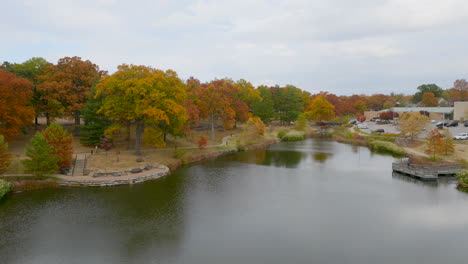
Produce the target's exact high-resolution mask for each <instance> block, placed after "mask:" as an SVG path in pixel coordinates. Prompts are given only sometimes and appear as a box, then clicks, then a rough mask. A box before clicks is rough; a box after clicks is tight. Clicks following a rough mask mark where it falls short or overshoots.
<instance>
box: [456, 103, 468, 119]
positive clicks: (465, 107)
mask: <svg viewBox="0 0 468 264" xmlns="http://www.w3.org/2000/svg"><path fill="white" fill-rule="evenodd" d="M453 108H454V110H453V119H454V120H468V102H455V103H454V104H453Z"/></svg>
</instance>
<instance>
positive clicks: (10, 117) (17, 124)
mask: <svg viewBox="0 0 468 264" xmlns="http://www.w3.org/2000/svg"><path fill="white" fill-rule="evenodd" d="M0 94H1V96H0V134H1V135H4V136H5V137H6V139H7V140H8V139H11V138H12V137H15V136H18V135H19V134H20V132H21V129H22V128H23V127H25V126H27V125H30V124H31V123H32V120H33V118H34V115H35V112H34V108H33V107H32V106H31V105H30V101H31V99H32V96H33V91H32V83H31V82H30V81H28V80H26V79H24V78H19V77H17V76H16V75H14V74H13V73H9V72H6V71H3V70H0Z"/></svg>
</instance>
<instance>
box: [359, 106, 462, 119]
mask: <svg viewBox="0 0 468 264" xmlns="http://www.w3.org/2000/svg"><path fill="white" fill-rule="evenodd" d="M454 108H455V107H392V108H390V109H385V110H381V111H365V112H364V116H365V117H366V120H369V119H371V118H373V117H379V114H380V113H381V112H385V111H393V112H396V113H398V114H399V115H401V114H403V113H406V112H421V111H424V112H427V113H429V118H430V119H432V120H449V119H451V118H450V117H451V115H452V113H453V112H454Z"/></svg>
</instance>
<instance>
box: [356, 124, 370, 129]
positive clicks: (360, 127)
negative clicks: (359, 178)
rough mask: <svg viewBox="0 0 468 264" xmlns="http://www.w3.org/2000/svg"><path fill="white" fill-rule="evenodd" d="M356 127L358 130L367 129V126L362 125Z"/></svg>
mask: <svg viewBox="0 0 468 264" xmlns="http://www.w3.org/2000/svg"><path fill="white" fill-rule="evenodd" d="M357 127H358V128H359V129H368V128H369V127H367V125H366V124H364V123H362V124H358V125H357Z"/></svg>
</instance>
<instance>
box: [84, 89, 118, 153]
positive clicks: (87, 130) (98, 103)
mask: <svg viewBox="0 0 468 264" xmlns="http://www.w3.org/2000/svg"><path fill="white" fill-rule="evenodd" d="M91 91H92V92H91V95H90V97H89V99H88V102H87V103H86V106H85V108H83V109H82V110H81V113H82V116H83V119H84V121H85V125H83V126H81V127H80V130H81V131H80V136H81V137H80V143H81V144H83V145H86V146H96V145H99V143H100V140H101V138H103V137H104V136H105V135H104V131H105V130H106V129H107V128H108V127H109V126H110V124H111V121H110V120H109V119H108V118H107V117H106V116H105V115H104V114H102V113H98V111H99V109H100V108H101V107H102V105H103V104H102V96H99V97H95V96H96V90H95V89H94V87H93V88H92V89H91Z"/></svg>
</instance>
